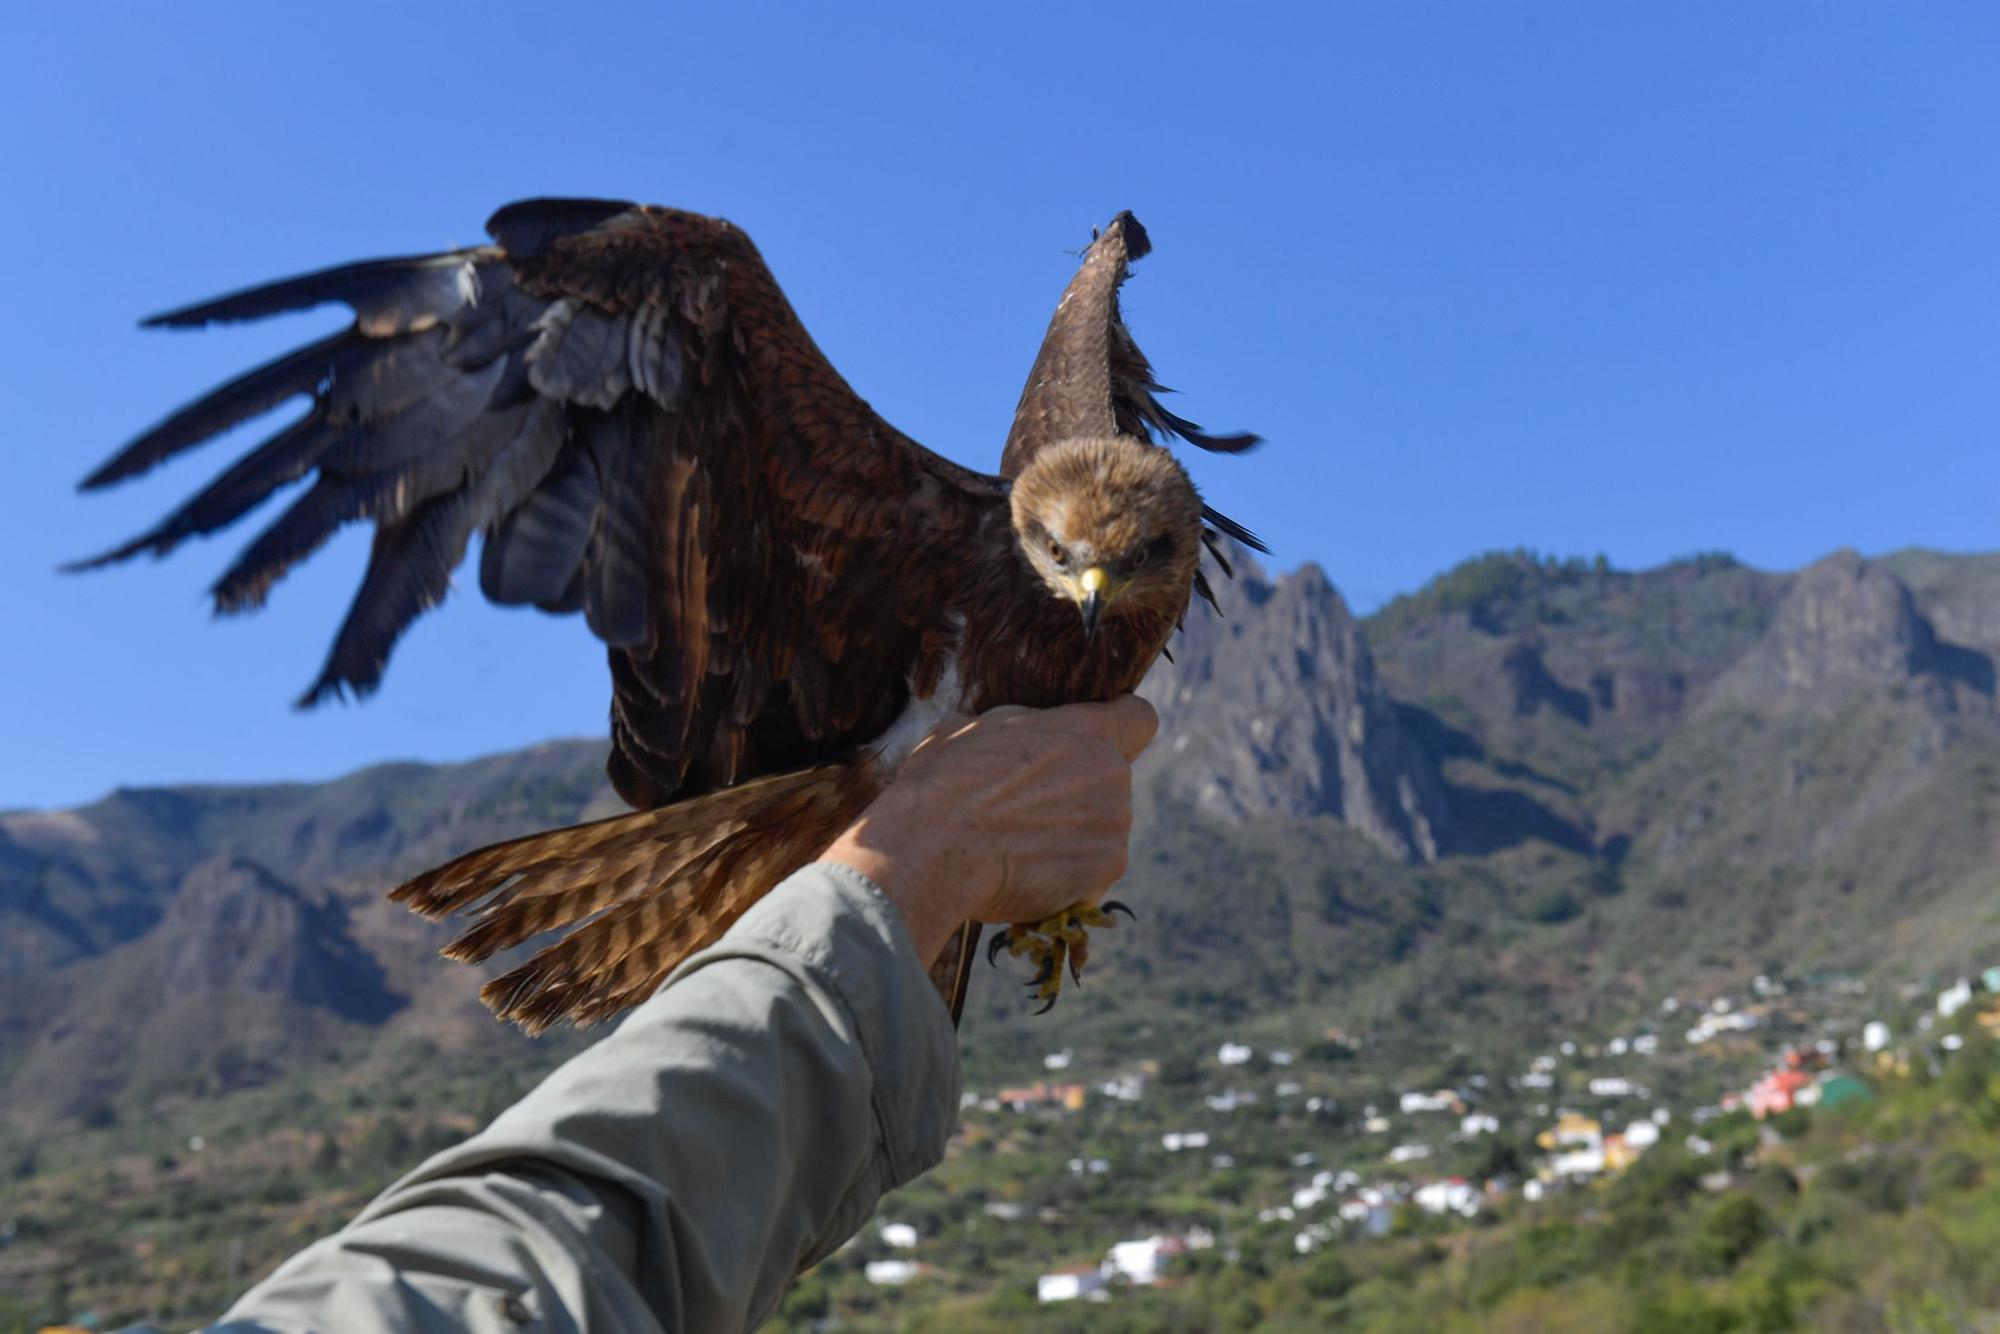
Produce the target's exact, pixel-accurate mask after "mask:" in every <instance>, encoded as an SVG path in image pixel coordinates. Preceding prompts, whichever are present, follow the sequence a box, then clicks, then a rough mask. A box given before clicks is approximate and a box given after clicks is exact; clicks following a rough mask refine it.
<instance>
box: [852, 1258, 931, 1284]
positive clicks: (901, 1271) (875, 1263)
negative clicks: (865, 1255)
mask: <svg viewBox="0 0 2000 1334" xmlns="http://www.w3.org/2000/svg"><path fill="white" fill-rule="evenodd" d="M864 1272H865V1273H866V1274H867V1276H868V1281H869V1282H870V1283H874V1284H877V1285H878V1286H882V1287H899V1286H901V1285H902V1284H905V1283H908V1282H909V1281H910V1280H911V1279H913V1278H916V1277H918V1276H920V1275H921V1274H922V1273H923V1272H924V1267H923V1266H922V1265H920V1264H918V1263H917V1262H916V1261H915V1260H870V1261H869V1262H868V1267H867V1269H866V1270H865V1271H864Z"/></svg>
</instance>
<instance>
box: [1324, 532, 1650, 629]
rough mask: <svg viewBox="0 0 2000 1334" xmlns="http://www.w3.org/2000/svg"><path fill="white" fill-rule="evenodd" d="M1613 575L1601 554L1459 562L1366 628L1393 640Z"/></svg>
mask: <svg viewBox="0 0 2000 1334" xmlns="http://www.w3.org/2000/svg"><path fill="white" fill-rule="evenodd" d="M1610 573H1611V562H1610V561H1609V560H1608V559H1607V558H1606V557H1605V555H1604V554H1603V553H1602V552H1599V553H1598V554H1597V555H1596V556H1593V557H1591V558H1589V559H1588V560H1586V559H1585V558H1584V557H1582V556H1553V555H1547V554H1544V553H1540V552H1536V551H1532V550H1530V549H1528V548H1527V547H1515V548H1514V549H1513V550H1512V551H1489V552H1487V553H1486V554H1485V555H1482V556H1474V557H1473V558H1472V559H1470V560H1465V561H1460V562H1459V563H1458V564H1457V565H1454V566H1452V567H1451V568H1450V569H1449V570H1446V571H1445V572H1444V573H1443V574H1441V575H1439V576H1437V578H1435V579H1433V580H1431V581H1430V582H1429V583H1427V584H1425V585H1424V586H1423V587H1422V588H1420V589H1418V590H1417V591H1416V592H1414V593H1404V594H1402V595H1401V596H1399V597H1396V598H1392V599H1391V600H1390V601H1389V602H1388V603H1387V605H1385V606H1383V607H1382V608H1380V609H1379V610H1377V611H1376V612H1375V613H1374V614H1372V615H1370V616H1368V617H1366V618H1364V620H1363V621H1362V624H1363V625H1364V626H1365V627H1366V628H1367V630H1368V633H1369V635H1370V637H1371V638H1377V639H1389V638H1393V637H1394V636H1396V635H1397V634H1400V633H1401V632H1403V631H1404V630H1407V629H1409V628H1410V627H1412V626H1414V625H1416V624H1417V623H1418V622H1420V621H1426V620H1429V619H1431V618H1432V617H1435V616H1444V615H1449V614H1451V613H1453V612H1463V613H1465V614H1467V615H1468V616H1470V617H1471V618H1472V619H1473V621H1474V623H1478V622H1480V621H1482V620H1491V619H1492V618H1493V616H1494V613H1495V612H1497V611H1498V610H1500V609H1501V608H1503V607H1511V606H1513V605H1514V604H1516V603H1519V602H1520V601H1522V600H1523V599H1524V598H1527V597H1530V596H1532V595H1533V594H1535V593H1538V592H1540V591H1541V590H1543V589H1548V588H1560V587H1563V586H1565V585H1568V584H1576V583H1581V582H1582V581H1583V580H1585V579H1588V578H1590V577H1591V576H1593V575H1596V576H1603V575H1607V574H1610Z"/></svg>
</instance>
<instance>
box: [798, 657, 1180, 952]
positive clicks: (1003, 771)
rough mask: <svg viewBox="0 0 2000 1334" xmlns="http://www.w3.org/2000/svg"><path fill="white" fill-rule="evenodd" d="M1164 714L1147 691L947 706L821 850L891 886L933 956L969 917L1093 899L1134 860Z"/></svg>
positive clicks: (1048, 910) (1004, 915) (920, 944)
mask: <svg viewBox="0 0 2000 1334" xmlns="http://www.w3.org/2000/svg"><path fill="white" fill-rule="evenodd" d="M1159 725H1160V720H1159V717H1158V715H1156V714H1155V713H1154V712H1153V707H1152V705H1150V704H1148V703H1146V701H1145V700H1143V699H1140V698H1139V697H1138V696H1136V695H1124V696H1121V697H1119V698H1118V699H1115V700H1112V701H1110V702H1109V703H1105V704H1065V705H1062V706H1060V707H1058V708H1053V709H1022V708H1014V707H1012V706H1003V707H1001V708H997V709H992V710H990V711H988V712H986V713H984V714H981V715H980V716H979V717H977V718H971V719H968V718H965V717H962V716H953V717H948V718H946V719H945V720H944V721H943V722H941V723H940V724H939V725H938V726H937V728H936V729H935V730H934V731H933V732H932V733H931V734H930V736H929V737H927V738H925V740H924V742H923V744H922V745H920V746H918V747H917V748H916V750H914V751H913V752H911V754H910V758H909V759H908V760H906V761H904V763H903V767H902V769H901V770H900V771H899V772H898V773H897V775H896V778H895V780H894V781H893V782H892V783H891V784H890V786H889V787H888V789H887V790H886V791H884V792H883V793H882V795H881V796H879V797H877V798H876V799H875V801H874V803H873V804H871V805H870V806H869V807H868V809H867V810H866V811H864V812H863V813H862V815H861V818H860V819H859V820H858V821H856V822H855V824H854V825H853V826H852V827H851V828H849V829H848V830H847V832H846V833H844V834H842V835H841V836H840V837H839V838H838V839H836V840H834V842H833V844H832V846H830V847H829V848H828V849H827V850H826V851H825V852H824V853H822V854H821V858H820V859H821V860H822V861H831V862H839V863H841V864H843V865H846V866H850V867H852V868H854V869H855V870H857V871H860V872H861V873H862V874H864V875H866V876H868V877H869V878H870V879H872V880H873V881H875V883H876V884H878V885H880V886H882V889H883V892H884V893H886V894H887V895H888V896H889V898H890V899H891V900H892V901H893V902H894V903H895V904H896V906H897V907H898V908H900V909H901V910H902V913H903V918H904V920H905V921H906V922H907V923H908V924H909V928H910V935H911V938H912V939H913V940H914V941H915V942H916V946H917V953H918V955H919V957H921V958H922V959H923V961H924V962H925V963H926V964H929V963H930V962H931V961H932V960H933V959H935V958H936V957H937V955H938V952H939V951H940V950H942V949H943V948H944V944H945V941H947V940H948V939H950V937H951V933H952V932H953V931H954V930H956V929H957V928H958V925H959V923H961V922H964V921H966V920H968V919H970V920H972V921H980V922H1033V921H1039V920H1041V919H1042V918H1044V917H1048V916H1050V915H1051V914H1053V913H1055V912H1056V911H1057V910H1059V909H1061V908H1065V907H1068V906H1069V905H1070V904H1072V903H1082V902H1094V901H1095V900H1096V899H1097V898H1098V897H1099V896H1100V895H1102V894H1103V893H1104V891H1105V890H1107V889H1109V888H1110V887H1111V886H1112V885H1113V884H1115V883H1116V882H1117V880H1118V877H1119V876H1121V875H1123V874H1124V873H1125V863H1126V857H1127V853H1128V845H1127V840H1128V838H1129V837H1130V835H1131V831H1132V761H1133V760H1134V759H1136V758H1138V756H1139V753H1140V752H1141V751H1143V750H1144V749H1145V748H1146V744H1147V743H1148V742H1149V741H1151V740H1152V739H1153V734H1154V732H1156V731H1157V730H1158V729H1159Z"/></svg>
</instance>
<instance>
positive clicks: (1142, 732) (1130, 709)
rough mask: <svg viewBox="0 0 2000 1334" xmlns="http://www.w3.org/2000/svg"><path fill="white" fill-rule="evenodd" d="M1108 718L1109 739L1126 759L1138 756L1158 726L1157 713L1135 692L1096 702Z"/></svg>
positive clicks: (1156, 731)
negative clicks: (1100, 702) (1106, 701)
mask: <svg viewBox="0 0 2000 1334" xmlns="http://www.w3.org/2000/svg"><path fill="white" fill-rule="evenodd" d="M1099 707H1101V708H1103V709H1104V710H1105V711H1106V713H1107V714H1108V715H1109V717H1110V719H1111V727H1112V733H1111V742H1112V744H1113V745H1115V746H1117V747H1118V753H1119V754H1121V755H1123V756H1124V757H1125V758H1126V759H1128V760H1136V759H1138V758H1139V754H1140V752H1141V751H1143V750H1145V749H1146V747H1147V746H1148V745H1150V744H1151V743H1152V740H1153V737H1154V736H1155V735H1156V734H1157V733H1158V732H1159V730H1160V715H1159V714H1158V713H1157V712H1155V711H1154V709H1153V706H1152V705H1151V704H1148V703H1147V702H1146V701H1145V700H1143V699H1140V698H1139V697H1138V696H1137V695H1120V696H1119V697H1118V698H1117V699H1114V700H1112V701H1111V702H1110V703H1108V704H1104V705H1100V706H1099Z"/></svg>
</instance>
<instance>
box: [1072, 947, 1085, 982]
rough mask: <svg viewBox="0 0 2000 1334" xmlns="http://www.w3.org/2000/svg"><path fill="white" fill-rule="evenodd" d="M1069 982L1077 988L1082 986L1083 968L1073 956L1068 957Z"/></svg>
mask: <svg viewBox="0 0 2000 1334" xmlns="http://www.w3.org/2000/svg"><path fill="white" fill-rule="evenodd" d="M1069 980H1070V981H1072V982H1074V983H1076V984H1077V985H1078V986H1082V985H1083V966H1082V965H1081V964H1079V963H1078V962H1077V961H1076V955H1074V954H1072V955H1070V956H1069Z"/></svg>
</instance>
